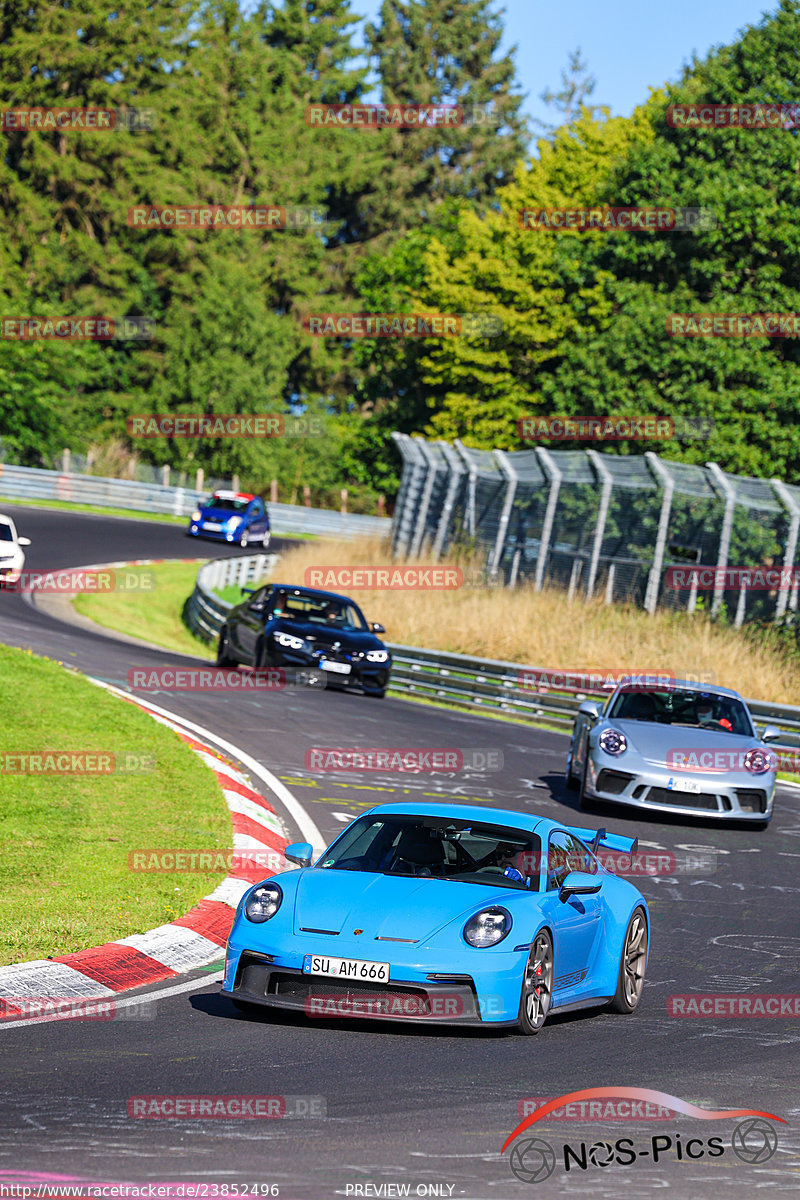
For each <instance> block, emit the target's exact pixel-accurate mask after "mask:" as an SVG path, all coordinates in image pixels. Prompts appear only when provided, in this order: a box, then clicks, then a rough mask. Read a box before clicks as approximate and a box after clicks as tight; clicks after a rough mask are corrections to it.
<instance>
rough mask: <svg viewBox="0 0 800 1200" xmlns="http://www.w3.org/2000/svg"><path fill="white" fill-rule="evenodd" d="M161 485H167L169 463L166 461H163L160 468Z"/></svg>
mask: <svg viewBox="0 0 800 1200" xmlns="http://www.w3.org/2000/svg"><path fill="white" fill-rule="evenodd" d="M161 486H162V487H169V464H168V463H164V466H163V467H162V468H161Z"/></svg>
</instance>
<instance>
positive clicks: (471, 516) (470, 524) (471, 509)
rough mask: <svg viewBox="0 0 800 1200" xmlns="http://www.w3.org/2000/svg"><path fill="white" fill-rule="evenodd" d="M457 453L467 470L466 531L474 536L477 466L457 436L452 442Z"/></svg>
mask: <svg viewBox="0 0 800 1200" xmlns="http://www.w3.org/2000/svg"><path fill="white" fill-rule="evenodd" d="M453 445H454V446H455V448H456V450H457V451H458V453H459V454H460V455H461V458H462V459H463V461H464V463H465V464H466V467H467V471H468V472H469V487H468V490H467V533H468V534H469V536H470V537H475V527H476V524H477V519H476V516H475V508H476V497H475V491H476V487H477V478H478V468H477V467H476V466H475V463H474V462H473V461H472V459H471V458H470V456H469V453H468V452H467V448H466V446H465V445H464V444H463V442H461V441H459V439H458V438H456V440H455V441H454V442H453Z"/></svg>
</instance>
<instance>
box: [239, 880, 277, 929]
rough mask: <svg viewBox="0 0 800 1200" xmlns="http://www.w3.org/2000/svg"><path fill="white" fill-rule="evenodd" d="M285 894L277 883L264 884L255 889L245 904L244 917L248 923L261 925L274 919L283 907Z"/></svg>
mask: <svg viewBox="0 0 800 1200" xmlns="http://www.w3.org/2000/svg"><path fill="white" fill-rule="evenodd" d="M282 900H283V892H282V891H281V889H280V888H279V887H278V885H277V883H262V884H259V886H258V887H257V888H254V889H253V891H252V892H251V893H250V895H249V896H248V897H247V899H246V900H245V902H244V915H245V916H246V917H247V919H248V921H255V922H256V924H259V925H260V924H261V923H262V921H268V920H269V919H270V917H274V916H275V913H276V912H277V911H278V909H279V908H280V906H281V901H282Z"/></svg>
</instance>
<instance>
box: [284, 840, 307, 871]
mask: <svg viewBox="0 0 800 1200" xmlns="http://www.w3.org/2000/svg"><path fill="white" fill-rule="evenodd" d="M283 857H284V858H287V859H288V860H289V862H293V863H297V865H298V867H310V866H311V859H312V858H313V857H314V847H313V846H312V845H311V843H310V842H292V844H291V846H287V847H286V849H285V850H284V852H283Z"/></svg>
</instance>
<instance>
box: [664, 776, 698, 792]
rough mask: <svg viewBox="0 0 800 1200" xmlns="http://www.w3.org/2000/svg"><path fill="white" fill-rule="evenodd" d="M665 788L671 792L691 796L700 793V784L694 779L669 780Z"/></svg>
mask: <svg viewBox="0 0 800 1200" xmlns="http://www.w3.org/2000/svg"><path fill="white" fill-rule="evenodd" d="M667 787H668V788H669V789H670V791H673V792H691V793H692V794H693V795H697V794H699V792H700V784H699V783H696V782H695V780H694V779H670V781H669V783H668V784H667Z"/></svg>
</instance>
